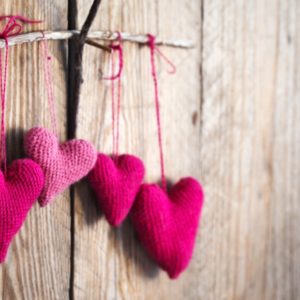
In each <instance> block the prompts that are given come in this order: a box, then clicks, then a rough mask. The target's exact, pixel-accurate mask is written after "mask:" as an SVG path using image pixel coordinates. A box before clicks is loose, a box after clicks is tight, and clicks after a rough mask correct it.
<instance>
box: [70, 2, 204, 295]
mask: <svg viewBox="0 0 300 300" xmlns="http://www.w3.org/2000/svg"><path fill="white" fill-rule="evenodd" d="M77 3H78V12H79V26H81V24H82V22H83V20H84V19H85V17H86V15H87V13H88V9H89V6H90V5H91V3H92V1H88V3H87V1H81V0H80V1H77ZM200 12H201V5H200V1H181V2H179V1H175V0H172V1H148V2H145V1H134V0H130V1H103V3H102V5H101V8H100V11H99V14H98V16H97V18H96V21H95V23H94V24H93V28H94V29H103V30H106V29H111V30H121V31H126V32H131V33H148V32H152V33H154V34H159V35H160V36H161V37H164V38H175V39H181V38H183V39H192V40H194V41H195V43H196V48H195V49H192V50H183V49H171V48H166V47H164V48H162V51H163V52H164V53H165V54H166V55H167V56H168V57H169V58H170V59H171V60H172V61H173V62H174V63H175V65H176V66H177V73H176V75H174V76H171V75H169V74H168V72H167V70H168V65H166V64H164V63H163V62H162V61H161V60H160V59H159V58H158V59H157V60H158V63H159V65H158V76H159V84H160V94H161V111H162V127H163V140H164V149H165V153H166V155H165V161H166V170H167V175H168V177H169V178H170V179H171V180H173V181H177V180H178V179H179V178H180V177H182V176H186V175H193V176H195V177H197V178H199V179H201V166H200V162H201V153H200V146H201V145H200V107H201V105H200V75H199V68H200V61H199V60H200V51H199V49H200V45H199V43H200V21H201V18H200ZM174 20H176V21H174ZM124 53H125V58H124V59H125V70H124V76H123V79H122V88H123V89H122V94H123V97H122V105H121V121H120V122H121V137H120V148H121V149H120V152H121V153H123V152H126V153H131V154H135V155H137V156H139V157H141V158H142V159H143V160H144V163H145V166H146V169H147V174H146V181H148V182H156V181H158V180H159V178H160V171H159V170H160V169H159V154H158V145H157V133H156V123H155V109H154V98H153V83H152V81H151V73H150V64H149V62H150V57H149V49H148V48H147V47H146V46H144V47H143V46H142V47H141V46H138V45H136V44H129V43H126V44H125V45H124ZM108 64H109V56H108V55H107V54H105V53H103V52H101V51H99V50H98V49H94V48H91V47H90V46H88V45H87V46H86V48H85V55H84V74H83V78H84V83H83V85H82V94H81V100H80V105H79V112H78V129H77V136H78V137H80V138H85V139H87V140H89V141H91V142H92V143H94V144H95V145H96V147H97V149H98V151H101V152H104V153H107V154H109V153H111V150H112V148H111V140H112V133H111V97H110V85H109V83H108V82H104V81H103V80H101V76H100V74H101V73H104V74H107V72H108ZM75 206H76V214H75V260H74V261H75V274H74V294H75V298H76V299H151V298H153V296H154V291H155V299H169V298H173V299H183V298H187V297H189V299H198V298H199V290H198V285H199V281H201V280H203V278H202V265H203V260H202V259H200V256H201V251H202V248H203V246H201V243H202V242H201V237H200V234H199V237H198V242H199V245H197V247H196V250H195V255H194V258H193V260H192V262H191V265H190V267H189V269H188V270H187V271H186V272H185V274H183V275H182V277H181V278H180V279H179V280H177V281H171V280H169V279H168V278H167V276H166V274H165V273H163V272H160V271H159V270H158V268H157V266H156V265H155V263H154V262H152V261H151V260H150V259H149V258H148V256H147V255H146V254H145V252H144V250H143V249H142V248H141V246H140V245H139V243H138V241H137V240H136V239H135V236H134V232H133V228H132V227H131V225H130V224H129V222H127V221H126V222H125V223H124V224H123V225H122V226H121V227H120V228H118V229H113V228H111V227H110V226H109V225H108V224H107V222H106V220H105V219H104V217H103V216H102V215H101V212H100V211H99V210H98V208H97V206H96V204H95V196H94V195H93V193H92V192H91V190H90V187H89V186H88V185H87V183H82V184H81V185H79V186H78V187H77V188H76V201H75Z"/></svg>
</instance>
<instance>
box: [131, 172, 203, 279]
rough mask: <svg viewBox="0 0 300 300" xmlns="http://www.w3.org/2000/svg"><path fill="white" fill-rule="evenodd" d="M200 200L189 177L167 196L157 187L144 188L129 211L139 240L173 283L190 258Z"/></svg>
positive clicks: (201, 195) (196, 188)
mask: <svg viewBox="0 0 300 300" xmlns="http://www.w3.org/2000/svg"><path fill="white" fill-rule="evenodd" d="M203 199H204V195H203V191H202V188H201V186H200V184H199V183H198V182H197V181H196V180H195V179H193V178H190V177H189V178H184V179H181V180H180V181H179V182H178V183H177V184H175V185H174V186H173V187H172V188H171V189H170V190H169V193H168V194H166V193H165V192H164V191H163V190H162V189H161V188H160V187H159V186H158V185H155V184H143V185H142V187H141V189H140V192H139V194H138V196H137V199H136V201H135V203H134V205H133V207H132V211H131V214H130V217H131V221H132V223H133V225H134V228H135V230H136V232H137V236H138V238H139V240H140V241H141V243H142V245H143V246H144V247H145V249H146V251H147V252H148V254H149V256H151V257H152V258H153V259H154V260H155V261H156V262H157V263H158V265H159V266H160V267H161V268H162V269H164V270H165V271H167V272H168V274H169V276H170V278H172V279H174V278H177V277H178V276H179V274H180V273H181V272H182V271H183V270H184V269H185V268H186V267H187V266H188V263H189V261H190V259H191V257H192V253H193V248H194V244H195V239H196V234H197V228H198V223H199V219H200V215H201V210H202V204H203Z"/></svg>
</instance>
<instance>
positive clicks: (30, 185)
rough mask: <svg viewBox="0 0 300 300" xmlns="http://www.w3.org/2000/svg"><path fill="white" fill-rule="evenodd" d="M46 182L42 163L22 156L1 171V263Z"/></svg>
mask: <svg viewBox="0 0 300 300" xmlns="http://www.w3.org/2000/svg"><path fill="white" fill-rule="evenodd" d="M43 184H44V174H43V172H42V170H41V168H40V166H39V165H38V164H37V163H35V162H34V161H32V160H30V159H18V160H16V161H14V162H13V163H12V164H11V166H10V167H9V168H8V169H7V172H6V175H5V176H4V175H3V173H2V172H1V171H0V191H1V192H0V263H2V262H3V261H4V260H5V257H6V253H7V250H8V247H9V244H10V242H11V241H12V239H13V237H14V235H15V234H16V233H17V232H18V231H19V229H20V228H21V226H22V224H23V222H24V220H25V218H26V215H27V213H28V211H29V210H30V208H31V207H32V205H33V204H34V202H35V201H36V199H37V197H38V196H39V194H40V192H41V190H42V188H43Z"/></svg>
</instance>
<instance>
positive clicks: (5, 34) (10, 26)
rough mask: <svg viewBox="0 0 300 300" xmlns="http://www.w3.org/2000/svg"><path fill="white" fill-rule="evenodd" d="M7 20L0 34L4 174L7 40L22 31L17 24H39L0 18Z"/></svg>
mask: <svg viewBox="0 0 300 300" xmlns="http://www.w3.org/2000/svg"><path fill="white" fill-rule="evenodd" d="M6 19H8V21H7V23H6V24H5V26H4V29H3V30H2V31H1V32H0V38H1V39H4V41H5V56H4V66H3V62H2V50H1V49H0V85H1V151H0V154H1V167H3V169H4V173H6V133H5V108H6V91H7V78H8V63H9V47H8V39H9V37H11V36H15V35H18V34H20V33H21V32H22V31H23V24H20V23H18V21H20V22H22V23H28V24H33V23H40V22H41V21H38V20H30V19H27V18H25V17H22V16H19V15H14V16H13V15H9V16H1V17H0V21H3V20H6Z"/></svg>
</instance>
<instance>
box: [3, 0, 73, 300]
mask: <svg viewBox="0 0 300 300" xmlns="http://www.w3.org/2000/svg"><path fill="white" fill-rule="evenodd" d="M0 11H1V14H22V15H24V16H27V17H30V18H35V19H43V20H45V23H44V24H41V25H40V26H39V27H35V28H40V29H49V28H50V29H64V28H66V26H67V2H66V1H58V0H52V1H31V0H26V1H8V0H7V1H1V3H0ZM49 48H50V51H51V53H52V57H53V60H52V61H53V72H54V84H55V98H56V100H57V106H58V107H57V111H58V119H59V129H60V135H61V137H62V138H63V139H65V136H66V134H65V125H66V122H65V115H66V111H65V107H66V83H65V82H66V81H65V76H66V73H65V69H64V68H65V66H66V49H65V44H63V43H61V44H59V43H57V42H55V44H54V43H52V42H49ZM40 63H42V59H41V57H40V56H39V47H38V44H32V45H24V46H17V47H11V48H10V73H9V74H10V75H9V85H8V103H7V114H6V116H7V128H8V132H7V142H8V158H9V161H12V160H14V159H16V158H19V157H23V153H22V140H23V136H24V132H25V131H26V130H28V129H30V128H31V127H32V126H35V125H42V126H50V120H49V115H48V112H49V110H48V105H47V97H46V90H45V85H44V80H43V70H42V67H41V65H40ZM69 214H70V212H69V194H68V191H66V192H65V193H63V195H61V196H59V197H58V198H57V199H56V201H55V203H53V204H52V205H50V206H48V207H46V208H43V209H41V208H40V207H39V205H38V204H36V205H35V206H34V208H33V209H32V210H31V212H30V213H29V215H28V218H27V220H26V222H25V224H24V226H23V227H22V229H21V231H20V233H19V234H18V235H17V237H16V238H15V239H14V241H13V243H12V245H11V247H10V250H9V255H8V257H7V260H6V263H4V264H3V265H1V267H0V274H1V275H0V278H1V284H0V294H1V299H9V300H12V299H67V298H68V287H69V270H70V267H69V260H70V259H69V253H70V238H69V237H70V229H69V223H70V216H69Z"/></svg>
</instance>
